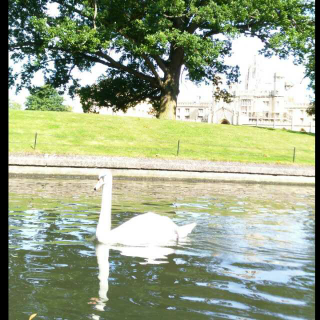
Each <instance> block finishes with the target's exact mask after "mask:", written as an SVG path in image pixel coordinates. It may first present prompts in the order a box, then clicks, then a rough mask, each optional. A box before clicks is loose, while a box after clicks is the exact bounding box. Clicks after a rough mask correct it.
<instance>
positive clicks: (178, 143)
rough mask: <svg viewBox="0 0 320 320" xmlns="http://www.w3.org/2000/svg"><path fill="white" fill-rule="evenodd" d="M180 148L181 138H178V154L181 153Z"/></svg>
mask: <svg viewBox="0 0 320 320" xmlns="http://www.w3.org/2000/svg"><path fill="white" fill-rule="evenodd" d="M179 150H180V140H178V149H177V156H178V155H179Z"/></svg>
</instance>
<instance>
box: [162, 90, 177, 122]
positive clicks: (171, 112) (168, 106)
mask: <svg viewBox="0 0 320 320" xmlns="http://www.w3.org/2000/svg"><path fill="white" fill-rule="evenodd" d="M177 98H178V95H176V94H174V93H173V92H166V93H164V94H163V96H162V97H161V105H160V113H159V119H167V120H175V119H176V107H177Z"/></svg>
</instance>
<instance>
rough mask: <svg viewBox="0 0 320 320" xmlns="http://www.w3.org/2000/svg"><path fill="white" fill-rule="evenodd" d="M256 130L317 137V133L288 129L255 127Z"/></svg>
mask: <svg viewBox="0 0 320 320" xmlns="http://www.w3.org/2000/svg"><path fill="white" fill-rule="evenodd" d="M253 128H256V129H260V130H261V129H262V130H269V131H276V130H281V131H286V132H289V133H294V134H303V135H308V136H312V137H314V136H315V133H312V132H305V131H293V130H288V129H274V128H265V127H253Z"/></svg>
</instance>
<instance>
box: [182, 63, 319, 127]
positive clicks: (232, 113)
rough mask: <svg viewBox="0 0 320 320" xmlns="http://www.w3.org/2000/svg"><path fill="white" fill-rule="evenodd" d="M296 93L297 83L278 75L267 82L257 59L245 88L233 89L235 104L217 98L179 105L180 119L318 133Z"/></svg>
mask: <svg viewBox="0 0 320 320" xmlns="http://www.w3.org/2000/svg"><path fill="white" fill-rule="evenodd" d="M270 80H271V81H270ZM293 90H294V86H293V84H292V83H291V82H290V81H287V80H286V79H285V77H284V75H282V74H280V73H278V72H276V73H274V74H273V79H268V80H267V81H265V80H264V79H263V78H262V72H261V69H260V68H259V65H258V64H257V61H256V59H254V61H253V64H252V65H251V66H249V68H248V72H247V75H246V78H245V83H244V88H243V89H241V88H240V85H238V84H233V85H231V86H230V87H229V92H230V93H231V94H232V95H233V99H232V102H231V103H225V102H223V101H222V100H220V101H216V100H215V99H213V101H211V102H201V103H200V102H199V103H196V102H179V103H178V106H177V110H176V119H177V120H184V121H202V122H208V123H216V124H219V123H222V124H233V125H249V126H262V127H271V128H285V129H289V130H295V131H306V132H315V121H314V118H313V117H311V116H309V115H308V114H307V113H306V109H307V108H308V106H309V105H308V103H304V104H301V103H296V102H295V101H294V99H293V98H292V95H293V94H292V93H293Z"/></svg>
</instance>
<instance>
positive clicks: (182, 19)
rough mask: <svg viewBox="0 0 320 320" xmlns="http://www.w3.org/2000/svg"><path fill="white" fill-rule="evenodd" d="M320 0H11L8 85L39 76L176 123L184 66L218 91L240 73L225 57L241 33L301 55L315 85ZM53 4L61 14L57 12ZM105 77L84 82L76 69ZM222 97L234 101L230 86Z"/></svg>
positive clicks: (92, 101)
mask: <svg viewBox="0 0 320 320" xmlns="http://www.w3.org/2000/svg"><path fill="white" fill-rule="evenodd" d="M314 5H315V4H314V0H141V1H136V0H55V1H54V0H10V2H9V50H10V54H11V59H12V61H14V62H18V61H25V60H26V59H27V62H26V63H25V64H24V67H23V69H22V70H21V72H20V73H19V74H18V73H14V72H13V68H12V67H9V85H10V86H13V85H15V86H16V87H17V89H18V90H19V89H20V88H22V87H30V86H31V79H32V77H33V74H34V73H35V72H37V71H39V70H43V71H44V72H45V80H46V82H47V83H49V84H51V85H52V86H54V87H56V88H58V87H63V88H64V89H66V88H67V86H68V88H69V93H70V94H71V95H74V94H75V93H77V94H79V95H80V98H81V102H82V104H83V106H84V110H85V111H89V110H90V109H91V108H92V107H93V106H98V107H102V106H107V107H112V108H113V109H114V110H124V111H126V110H127V109H128V108H130V107H133V106H135V105H136V104H137V103H139V102H141V101H144V100H147V101H150V103H151V104H152V105H153V108H154V111H155V113H156V114H157V116H158V117H160V118H166V119H174V115H175V108H176V103H177V97H178V94H179V83H180V77H181V73H182V70H183V69H184V70H185V71H186V72H187V77H188V79H190V80H191V81H193V82H194V83H200V82H206V83H207V84H215V85H216V86H217V87H218V88H219V85H220V84H221V77H223V76H224V77H225V78H226V81H227V84H228V83H230V82H235V81H237V80H238V77H239V68H238V67H237V66H229V65H227V64H226V63H225V58H226V57H228V56H230V55H231V54H232V40H233V39H235V38H236V37H238V36H240V35H245V36H250V37H257V38H259V39H260V40H261V41H262V42H263V43H264V48H263V49H262V50H261V54H264V55H266V56H271V55H277V56H279V57H280V58H287V57H288V56H289V55H293V56H294V57H295V62H296V63H297V64H303V65H305V66H306V76H308V77H309V78H310V79H311V86H312V81H314ZM53 9H54V11H53ZM95 64H101V65H103V66H105V67H107V69H106V70H107V71H106V73H105V74H104V75H103V76H102V77H101V78H100V79H99V80H98V81H97V83H95V84H94V85H91V86H85V87H81V86H80V85H79V79H76V78H74V76H73V72H72V71H73V69H74V68H75V67H77V68H78V69H79V70H80V71H87V70H90V69H91V68H92V66H94V65H95ZM217 96H218V97H222V98H223V99H228V98H229V96H228V93H227V92H226V91H225V90H219V91H218V93H217Z"/></svg>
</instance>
